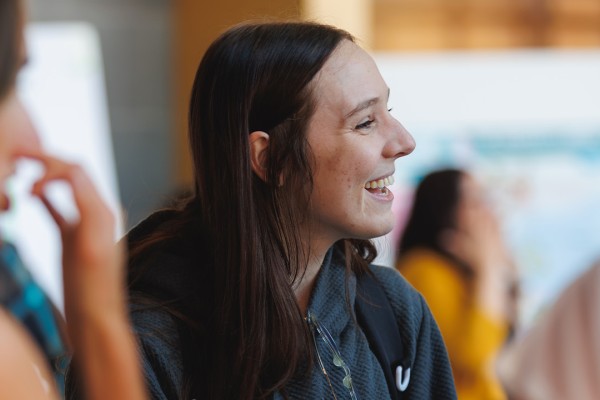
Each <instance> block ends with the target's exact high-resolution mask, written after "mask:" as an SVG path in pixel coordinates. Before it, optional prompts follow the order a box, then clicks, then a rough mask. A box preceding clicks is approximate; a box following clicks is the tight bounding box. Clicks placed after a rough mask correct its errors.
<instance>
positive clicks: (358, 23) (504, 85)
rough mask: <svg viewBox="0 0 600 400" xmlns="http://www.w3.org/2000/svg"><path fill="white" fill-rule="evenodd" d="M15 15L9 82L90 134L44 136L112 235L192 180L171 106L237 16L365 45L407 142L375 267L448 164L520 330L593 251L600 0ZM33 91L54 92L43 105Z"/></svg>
mask: <svg viewBox="0 0 600 400" xmlns="http://www.w3.org/2000/svg"><path fill="white" fill-rule="evenodd" d="M29 11H30V21H31V24H30V28H29V36H28V41H29V42H30V45H29V47H30V65H29V67H28V68H27V70H26V71H25V73H24V74H23V75H22V77H21V81H20V89H21V90H22V92H23V96H24V97H25V99H26V100H27V102H28V103H29V104H30V107H31V108H32V109H33V114H34V117H36V123H37V124H38V127H39V129H40V131H41V134H42V136H44V132H45V131H48V132H50V131H52V133H51V134H49V136H51V135H56V133H55V132H56V131H57V130H58V131H65V134H67V136H68V135H69V134H70V135H73V136H72V137H77V138H78V140H83V139H82V137H86V138H89V141H86V142H85V143H83V144H82V143H81V142H79V141H78V140H71V139H68V138H66V139H65V138H63V139H61V140H60V143H55V144H52V143H47V144H48V145H49V146H50V147H51V148H53V149H55V150H56V151H57V152H63V153H65V154H67V155H70V156H71V157H72V158H75V159H77V160H78V161H82V162H85V163H87V166H88V168H89V169H90V170H92V175H93V176H94V177H95V178H96V180H97V181H98V182H99V184H100V185H101V186H102V188H103V190H104V192H105V194H106V197H107V198H108V199H109V200H110V201H111V203H112V204H113V206H114V207H115V210H119V211H122V212H123V213H122V214H123V221H124V222H123V224H122V226H121V227H120V231H119V232H117V235H120V234H122V232H124V231H126V230H127V229H129V228H130V227H131V226H133V225H135V224H136V223H137V222H139V221H140V220H141V219H142V218H143V217H144V216H146V215H147V214H148V213H149V212H151V211H152V210H153V209H155V208H157V207H159V206H161V205H164V204H165V203H168V202H169V200H170V199H171V198H172V197H173V196H174V195H176V194H177V193H180V192H181V191H183V190H185V189H186V188H187V187H188V186H189V185H190V183H191V170H190V159H189V154H188V151H187V144H186V126H187V122H186V113H187V103H188V97H189V92H190V88H191V85H192V81H193V77H194V73H195V70H196V67H197V65H198V62H199V60H200V58H201V56H202V54H203V52H204V51H205V49H206V48H207V46H208V45H209V44H210V42H211V41H212V40H213V39H214V38H215V37H216V36H217V35H218V34H219V33H220V32H222V31H223V30H224V29H226V28H227V27H229V26H230V25H232V24H235V23H237V22H240V21H244V20H247V19H262V18H270V19H282V18H283V19H289V18H305V19H311V20H319V21H323V22H327V23H332V24H335V25H338V26H340V27H342V28H345V29H347V30H348V31H350V32H351V33H353V34H354V35H355V36H356V37H357V38H358V40H359V43H360V44H361V45H362V46H363V47H365V48H366V49H367V50H369V51H370V52H371V53H372V54H373V55H374V57H375V59H376V61H377V62H378V64H379V66H380V69H381V71H382V74H383V75H384V78H385V79H386V81H387V82H388V84H389V85H390V87H391V90H392V96H391V100H390V106H392V107H393V113H394V114H395V115H396V117H397V118H398V119H399V120H400V121H401V122H403V124H404V125H405V126H406V127H407V128H408V129H409V131H411V133H412V134H413V136H414V137H415V139H416V141H417V149H416V150H415V152H414V154H413V155H411V156H410V157H409V158H406V159H401V160H399V161H398V162H397V164H396V170H397V178H398V179H397V182H398V183H397V184H396V187H395V192H396V195H397V201H396V205H395V206H396V208H397V215H398V228H397V230H396V231H395V232H393V233H392V234H391V235H389V236H388V237H386V238H383V239H381V240H379V244H380V247H381V249H382V250H383V254H382V257H381V258H380V261H381V262H382V263H384V264H388V265H392V263H393V259H392V254H393V245H394V241H395V239H396V237H397V236H398V234H399V232H400V231H401V229H402V225H403V222H404V221H403V216H404V214H405V210H406V209H407V208H408V206H409V205H410V201H411V194H412V188H413V187H414V185H415V184H416V183H417V182H418V181H419V179H420V177H421V176H423V175H424V174H425V173H427V172H428V171H429V170H431V169H433V168H438V167H442V166H450V165H457V166H461V167H465V168H468V169H469V170H471V171H473V172H474V173H476V174H477V175H479V176H480V177H481V178H482V180H483V181H484V182H485V183H486V185H487V186H488V187H489V188H490V192H491V193H492V197H493V198H492V201H494V204H496V206H497V209H498V213H499V214H500V215H501V217H502V219H503V221H504V223H505V235H506V240H507V242H508V243H509V245H510V246H511V250H512V251H513V252H514V254H515V257H516V260H517V264H518V266H519V268H520V271H521V274H522V279H523V292H524V293H525V296H524V301H523V304H524V306H523V308H524V311H523V320H524V322H525V323H527V321H529V320H531V319H533V318H534V317H535V315H536V313H538V312H539V310H540V309H541V308H543V306H544V305H545V304H547V303H548V302H549V301H550V300H551V299H553V297H554V296H555V295H556V293H558V291H559V290H560V289H561V288H562V287H564V285H565V284H567V283H568V282H569V281H570V280H571V279H573V278H574V277H575V276H576V275H578V274H579V273H580V272H581V271H583V270H584V269H585V268H587V266H588V265H589V263H590V262H591V260H593V259H594V258H596V257H597V256H600V235H598V234H596V232H597V230H598V229H599V228H600V209H599V208H600V112H599V111H598V110H600V0H253V1H249V0H221V1H218V2H208V1H202V0H174V1H167V0H119V1H116V0H29ZM49 41H52V43H53V44H49ZM36 43H37V44H36ZM49 46H51V48H52V49H53V50H52V51H44V50H42V49H48V48H49ZM52 46H53V47H52ZM37 49H40V50H37ZM57 76H60V79H57V78H56V77H57ZM70 80H72V84H73V85H74V86H73V87H74V88H75V89H73V90H68V89H67V87H68V86H69V85H70V84H71V83H68V82H69V81H70ZM44 82H45V83H44ZM41 83H44V84H46V85H49V84H50V83H54V84H55V86H47V87H46V90H45V91H43V90H42V92H43V93H44V94H45V95H44V96H43V97H44V99H41V98H40V97H41V96H40V95H39V93H40V84H41ZM56 85H59V86H56ZM29 87H32V88H33V90H32V91H31V93H37V95H35V96H34V95H29V94H28V93H29V92H28V88H29ZM85 99H87V100H85ZM61 121H62V125H61ZM65 121H69V122H65ZM54 124H58V125H54ZM68 132H70V133H68ZM69 146H70V149H69V148H68V147H69ZM16 186H18V185H16ZM15 191H16V192H18V188H17V187H16V188H15ZM15 212H16V213H19V212H20V213H21V215H23V218H26V216H27V215H30V212H29V211H28V210H27V209H22V210H21V211H20V210H16V211H15ZM11 218H12V223H11ZM17 218H18V216H15V215H13V216H12V217H10V216H9V217H8V218H7V221H5V222H4V224H5V226H6V227H5V229H7V230H8V231H9V233H10V230H11V226H12V227H16V226H18V225H19V224H17V223H15V222H14V221H15V220H16V219H17ZM15 229H16V228H15ZM15 229H13V232H12V235H13V237H14V238H15V239H16V240H17V242H22V243H24V244H22V246H27V244H26V242H28V241H29V242H30V243H32V244H31V246H36V245H38V244H39V242H40V241H44V242H46V241H47V243H48V247H49V250H48V251H49V252H52V251H54V253H52V254H51V255H50V256H48V255H45V254H42V253H43V252H40V251H37V253H38V254H39V257H40V259H39V260H33V262H31V261H30V265H32V266H33V267H34V268H36V265H37V266H38V267H37V270H38V271H37V272H36V271H34V273H36V274H38V275H44V276H45V279H42V282H44V281H49V282H50V283H49V284H48V285H49V286H50V287H49V288H48V290H49V292H50V294H51V295H52V296H53V297H54V298H55V299H56V300H58V302H59V303H60V299H59V298H60V288H59V285H60V279H58V276H59V272H58V267H56V265H58V263H56V262H55V260H56V259H57V257H58V255H57V254H58V253H57V251H56V250H51V249H52V248H55V247H56V245H55V244H54V243H53V242H52V241H51V240H50V239H46V238H45V237H40V238H31V231H29V232H27V233H25V232H21V233H19V232H17V231H16V230H15ZM50 234H51V233H50ZM22 253H23V254H30V253H31V252H30V251H23V252H22Z"/></svg>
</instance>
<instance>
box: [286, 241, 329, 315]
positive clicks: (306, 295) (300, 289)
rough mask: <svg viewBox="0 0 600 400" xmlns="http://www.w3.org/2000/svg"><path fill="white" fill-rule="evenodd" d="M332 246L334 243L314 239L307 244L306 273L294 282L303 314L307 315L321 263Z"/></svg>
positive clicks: (295, 292)
mask: <svg viewBox="0 0 600 400" xmlns="http://www.w3.org/2000/svg"><path fill="white" fill-rule="evenodd" d="M331 246H333V243H321V244H320V245H318V244H317V243H315V241H314V240H313V241H311V243H310V244H307V245H305V254H307V258H308V261H307V263H306V269H305V270H304V271H303V272H304V273H302V274H300V277H299V278H298V281H296V282H294V294H295V295H296V301H297V302H298V306H299V307H300V310H302V314H303V315H306V311H307V309H308V303H309V301H310V295H311V294H312V291H313V288H314V286H315V282H316V280H317V275H318V274H319V271H320V270H321V265H323V260H324V259H325V254H326V253H327V250H329V248H330V247H331Z"/></svg>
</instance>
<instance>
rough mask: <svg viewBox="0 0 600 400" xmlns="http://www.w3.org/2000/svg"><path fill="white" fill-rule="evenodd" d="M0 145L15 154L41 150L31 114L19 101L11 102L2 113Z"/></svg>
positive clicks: (0, 116) (3, 108)
mask: <svg viewBox="0 0 600 400" xmlns="http://www.w3.org/2000/svg"><path fill="white" fill-rule="evenodd" d="M0 145H2V147H3V148H4V149H6V150H8V151H7V153H8V152H10V153H13V154H16V153H21V152H26V153H29V152H36V151H39V150H40V149H41V144H40V139H39V137H38V135H37V132H36V130H35V127H34V126H33V123H32V122H31V119H30V117H29V114H28V113H27V111H26V110H25V107H23V105H22V104H21V102H20V101H18V100H17V99H13V100H12V101H9V102H8V103H7V104H5V105H4V106H3V107H2V110H1V111H0Z"/></svg>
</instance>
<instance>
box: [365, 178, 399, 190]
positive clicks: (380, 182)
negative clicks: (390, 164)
mask: <svg viewBox="0 0 600 400" xmlns="http://www.w3.org/2000/svg"><path fill="white" fill-rule="evenodd" d="M393 184H394V176H393V175H390V176H388V177H385V178H383V179H377V180H374V181H370V182H367V183H365V189H377V188H379V189H383V188H384V187H386V186H390V185H393Z"/></svg>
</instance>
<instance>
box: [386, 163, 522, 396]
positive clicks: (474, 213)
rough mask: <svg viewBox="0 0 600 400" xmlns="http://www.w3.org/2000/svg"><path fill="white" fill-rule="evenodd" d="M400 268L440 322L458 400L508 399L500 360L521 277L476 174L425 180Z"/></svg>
mask: <svg viewBox="0 0 600 400" xmlns="http://www.w3.org/2000/svg"><path fill="white" fill-rule="evenodd" d="M396 268H397V269H398V271H400V272H401V273H402V275H403V276H404V277H405V278H406V279H407V280H408V281H409V282H410V283H411V284H412V285H413V286H414V287H415V288H416V289H417V290H418V291H419V292H420V293H421V294H422V295H423V296H424V297H425V299H426V301H427V304H428V305H429V307H430V308H431V311H432V313H433V315H434V317H435V319H436V321H437V323H438V324H439V327H440V330H441V332H442V336H443V338H444V341H445V343H446V346H447V349H448V354H449V356H450V362H451V364H452V371H453V373H454V378H455V382H456V390H457V394H458V398H459V399H460V400H470V399H473V400H475V399H477V400H496V399H498V400H500V399H505V398H506V395H505V393H504V391H503V389H502V387H501V385H500V383H499V381H498V378H497V375H496V371H495V368H496V367H495V361H496V356H497V353H498V351H499V350H500V349H501V348H502V347H503V345H504V343H505V342H506V340H507V337H508V335H509V330H510V327H511V325H512V324H513V323H514V320H515V315H514V314H515V309H516V307H515V278H516V272H515V267H514V264H513V262H512V260H511V258H510V256H509V254H508V252H507V250H506V248H505V246H504V243H503V241H502V238H501V234H500V227H499V222H498V220H497V218H496V216H495V215H494V214H493V212H492V209H491V207H490V205H489V203H488V201H487V200H486V195H485V192H484V189H483V187H482V185H481V184H480V183H479V182H478V181H477V180H476V179H475V178H474V177H473V176H472V175H471V174H469V173H467V172H465V171H461V170H457V169H445V170H439V171H434V172H432V173H430V174H428V175H426V176H425V178H424V179H423V180H422V181H421V183H420V184H419V185H418V187H417V189H416V192H415V196H414V203H413V206H412V210H411V212H410V214H409V218H408V222H407V224H406V227H405V229H404V231H403V234H402V236H401V238H400V242H399V245H398V253H397V262H396Z"/></svg>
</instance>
